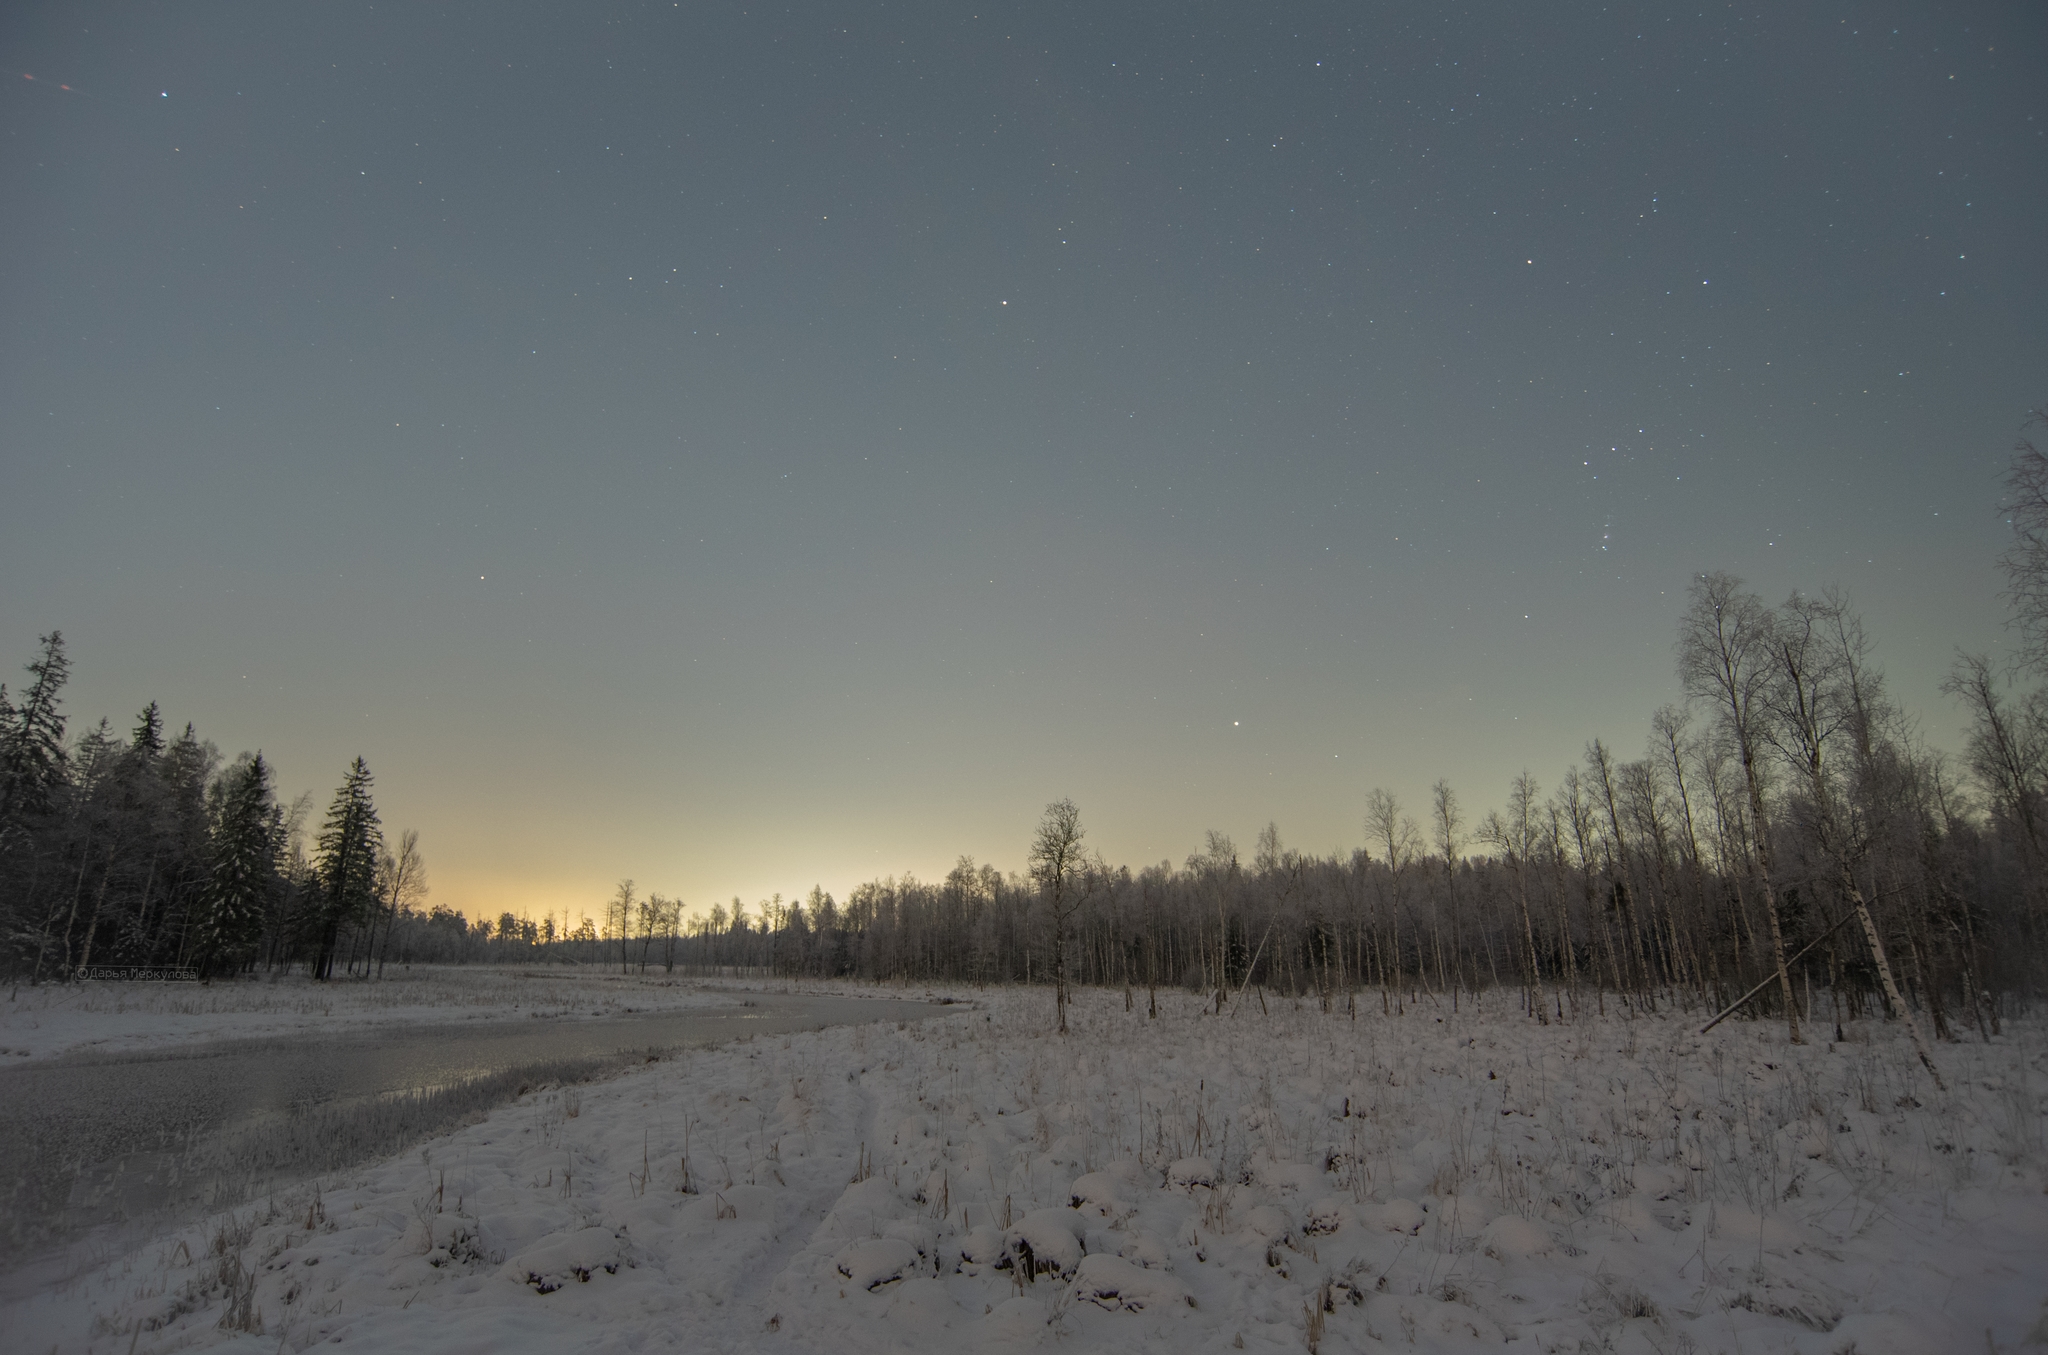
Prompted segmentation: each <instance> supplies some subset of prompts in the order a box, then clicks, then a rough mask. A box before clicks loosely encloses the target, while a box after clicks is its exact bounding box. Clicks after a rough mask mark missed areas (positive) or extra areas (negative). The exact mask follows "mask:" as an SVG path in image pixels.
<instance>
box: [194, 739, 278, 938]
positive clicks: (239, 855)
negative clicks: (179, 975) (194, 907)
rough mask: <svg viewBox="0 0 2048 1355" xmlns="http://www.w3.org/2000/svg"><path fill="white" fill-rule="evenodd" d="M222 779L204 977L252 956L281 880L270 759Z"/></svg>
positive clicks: (205, 922)
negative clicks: (278, 878)
mask: <svg viewBox="0 0 2048 1355" xmlns="http://www.w3.org/2000/svg"><path fill="white" fill-rule="evenodd" d="M221 782H222V794H221V796H220V798H219V802H218V804H217V806H216V811H215V814H214V821H213V833H212V840H211V842H210V843H209V851H208V861H207V879H206V888H205V893H204V896H203V899H204V901H203V905H202V908H201V912H200V919H199V926H198V944H197V946H196V955H197V958H198V961H199V968H200V973H201V974H202V976H204V975H208V974H211V973H213V972H215V971H218V970H222V969H226V970H228V971H229V972H232V971H233V970H234V969H235V968H236V967H238V966H239V965H240V964H241V963H242V961H243V960H244V959H245V958H246V957H247V955H248V953H249V951H250V948H251V947H252V946H253V945H254V944H255V941H256V937H257V934H258V933H259V932H260V931H261V929H262V927H263V922H264V918H265V916H266V915H267V912H268V909H269V904H270V898H271V895H272V893H273V891H274V889H275V887H276V883H277V867H276V860H277V853H276V847H275V844H274V843H273V841H272V835H273V832H274V831H275V826H276V821H277V820H276V814H275V810H276V805H275V803H274V802H273V799H272V795H271V787H270V767H269V764H267V763H265V762H264V760H263V754H261V753H257V754H255V755H254V756H252V757H251V758H249V759H248V761H246V762H243V763H240V764H238V765H237V766H235V767H234V768H232V769H231V770H230V771H229V772H228V773H227V775H226V776H224V777H223V778H222V779H221Z"/></svg>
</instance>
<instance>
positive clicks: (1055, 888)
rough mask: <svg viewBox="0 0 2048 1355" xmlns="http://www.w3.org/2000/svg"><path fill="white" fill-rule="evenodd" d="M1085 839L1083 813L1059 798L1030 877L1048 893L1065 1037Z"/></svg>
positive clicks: (1042, 823) (1035, 844) (1042, 830)
mask: <svg viewBox="0 0 2048 1355" xmlns="http://www.w3.org/2000/svg"><path fill="white" fill-rule="evenodd" d="M1083 836H1084V834H1083V832H1082V829H1081V811H1080V810H1078V809H1076V808H1075V807H1074V802H1073V801H1072V800H1067V799H1059V800H1054V801H1053V802H1052V803H1051V804H1049V805H1047V806H1046V807H1045V816H1044V817H1043V818H1041V819H1040V820H1039V821H1038V833H1037V835H1036V836H1035V837H1033V838H1032V840H1031V854H1030V862H1031V878H1032V879H1033V880H1035V881H1037V882H1038V886H1039V888H1040V889H1042V890H1044V891H1045V901H1046V906H1047V907H1048V908H1049V909H1050V910H1051V912H1052V982H1053V1005H1054V1007H1055V1008H1056V1009H1057V1010H1058V1012H1059V1027H1060V1034H1062V1035H1064V1034H1066V1033H1067V926H1068V924H1069V923H1070V922H1071V921H1072V919H1073V916H1074V913H1075V912H1076V911H1077V910H1078V909H1079V908H1080V904H1081V879H1080V877H1081V874H1082V872H1083V870H1084V869H1085V867H1086V865H1087V862H1086V860H1085V859H1084V857H1083V856H1082V853H1081V838H1082V837H1083Z"/></svg>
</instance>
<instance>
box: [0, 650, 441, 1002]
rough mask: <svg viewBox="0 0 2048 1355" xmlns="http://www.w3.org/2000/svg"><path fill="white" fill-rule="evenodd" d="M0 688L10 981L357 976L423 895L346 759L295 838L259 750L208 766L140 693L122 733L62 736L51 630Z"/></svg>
mask: <svg viewBox="0 0 2048 1355" xmlns="http://www.w3.org/2000/svg"><path fill="white" fill-rule="evenodd" d="M40 643H41V650H40V653H39V654H38V655H37V657H36V658H35V660H34V661H32V662H31V663H29V664H28V665H27V669H28V677H29V680H28V682H27V684H26V685H25V686H24V687H23V688H22V689H21V691H20V693H19V695H18V696H10V695H9V694H8V691H7V689H6V687H5V686H0V966H4V968H5V970H6V973H7V976H8V977H9V978H10V979H11V980H14V981H19V980H22V979H27V980H28V981H30V982H39V981H42V980H50V979H68V978H71V977H74V976H77V975H79V974H81V973H85V972H89V971H92V970H95V969H105V968H165V967H189V968H192V969H196V970H197V971H198V972H199V973H200V975H201V976H202V977H204V976H210V975H224V974H233V973H238V972H242V971H246V970H250V969H253V968H256V967H257V966H259V965H260V966H263V967H266V968H272V969H276V968H283V967H288V966H291V965H294V964H304V965H305V966H307V967H308V968H309V969H310V970H311V972H313V973H314V974H315V975H317V976H319V977H322V978H327V977H332V976H334V975H335V974H337V973H364V974H367V973H369V972H370V970H371V967H372V965H373V963H374V964H381V963H383V961H384V958H385V955H386V954H387V953H388V950H389V947H390V941H391V935H392V931H393V928H394V925H395V924H396V923H397V922H398V921H400V920H401V919H406V918H413V917H417V913H416V911H415V909H414V905H415V904H416V903H417V902H418V901H419V900H420V899H422V898H423V897H424V896H425V894H426V869H425V863H424V861H423V859H422V858H421V856H420V853H419V848H418V838H417V836H416V835H415V834H413V833H411V832H407V833H404V834H402V835H401V837H400V839H399V842H398V844H397V846H396V848H395V849H392V848H389V847H387V845H386V843H385V839H384V834H383V830H382V827H381V825H380V823H379V819H378V815H377V809H376V805H375V804H374V802H373V801H372V799H371V795H370V789H371V784H372V782H371V776H370V771H369V768H368V767H366V766H365V765H364V764H363V760H362V759H361V758H357V759H356V760H355V761H354V762H353V763H352V764H351V765H350V766H349V769H348V772H347V774H346V775H345V776H344V777H343V779H342V783H341V786H340V788H339V789H337V790H336V792H335V794H334V799H333V801H332V803H331V804H330V805H329V807H328V810H327V814H326V816H325V818H324V819H323V820H322V821H321V823H320V825H319V828H318V830H317V832H314V833H313V834H312V837H311V841H310V842H309V841H308V840H307V839H308V829H309V824H308V819H309V815H310V812H311V804H312V802H311V797H310V796H301V797H299V799H298V800H297V801H295V802H294V803H292V804H290V805H285V804H281V803H279V801H278V798H277V789H276V785H275V782H274V778H273V774H272V770H271V767H270V765H269V763H268V762H266V761H265V760H264V758H263V755H262V754H261V753H260V752H259V753H249V754H244V755H242V756H240V757H237V758H234V759H232V760H224V759H223V758H222V757H221V754H220V751H219V749H217V748H215V747H214V745H213V744H212V743H210V742H207V741H205V740H203V739H201V738H199V736H198V735H197V733H196V732H195V731H194V730H193V728H192V726H191V725H189V724H188V725H186V726H185V727H184V728H183V729H182V730H180V731H179V732H178V733H177V734H175V735H167V734H166V732H165V728H164V721H163V716H162V714H161V712H160V711H159V710H158V708H157V705H156V703H155V702H151V703H150V704H149V705H148V706H147V707H145V708H144V709H143V711H142V713H141V714H140V715H139V716H137V717H136V722H135V725H134V728H133V729H132V730H130V731H129V732H128V733H127V734H126V735H125V736H124V735H121V734H119V733H117V732H116V731H115V730H114V729H113V728H112V727H111V726H110V725H109V724H108V722H107V721H106V720H101V721H100V722H99V723H98V724H97V725H95V726H93V727H92V728H90V729H87V730H86V731H85V732H84V733H83V734H82V735H80V736H78V737H77V738H76V739H71V738H69V737H67V731H66V723H67V721H66V717H65V715H64V713H63V690H64V685H65V682H66V680H67V679H68V677H69V676H70V660H69V659H68V658H67V657H66V655H65V652H64V638H63V636H62V634H61V633H59V632H57V631H52V632H50V633H49V634H48V635H45V636H43V637H42V639H41V642H40Z"/></svg>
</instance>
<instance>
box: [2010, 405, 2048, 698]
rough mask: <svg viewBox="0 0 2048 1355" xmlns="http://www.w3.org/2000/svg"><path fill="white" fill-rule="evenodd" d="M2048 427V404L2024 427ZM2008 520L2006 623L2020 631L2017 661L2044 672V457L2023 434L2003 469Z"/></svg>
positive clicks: (2047, 563) (2047, 482) (2047, 635)
mask: <svg viewBox="0 0 2048 1355" xmlns="http://www.w3.org/2000/svg"><path fill="white" fill-rule="evenodd" d="M2035 425H2040V426H2043V427H2048V406H2043V407H2042V408H2040V409H2037V410H2035V411H2034V414H2033V417H2032V418H2030V419H2029V420H2027V424H2026V426H2027V427H2029V428H2031V427H2034V426H2035ZM2005 490H2006V494H2007V496H2008V497H2007V499H2006V519H2007V521H2008V522H2010V523H2011V524H2012V531H2013V543H2012V545H2011V546H2009V547H2008V548H2007V549H2006V552H2005V554H2004V555H2001V556H2000V557H1999V558H1998V563H1999V567H2000V568H2002V569H2004V570H2005V598H2006V601H2007V602H2009V603H2011V604H2012V619H2011V621H2010V622H2009V623H2008V624H2010V625H2011V626H2012V627H2013V629H2015V630H2017V631H2018V632H2019V633H2020V649H2019V655H2018V662H2019V663H2020V664H2021V666H2023V667H2027V668H2031V669H2033V670H2035V671H2036V672H2039V673H2048V455H2043V454H2042V452H2041V450H2040V449H2039V448H2037V447H2036V446H2034V444H2033V442H2032V441H2030V440H2029V439H2027V438H2024V437H2022V438H2021V439H2020V440H2019V441H2018V442H2017V443H2016V444H2014V446H2013V449H2012V468H2011V469H2010V470H2008V471H2006V473H2005Z"/></svg>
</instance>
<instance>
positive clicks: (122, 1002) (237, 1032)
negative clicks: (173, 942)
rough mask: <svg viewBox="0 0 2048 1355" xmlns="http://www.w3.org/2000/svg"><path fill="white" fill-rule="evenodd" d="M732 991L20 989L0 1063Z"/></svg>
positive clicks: (423, 981) (691, 984)
mask: <svg viewBox="0 0 2048 1355" xmlns="http://www.w3.org/2000/svg"><path fill="white" fill-rule="evenodd" d="M737 992H738V986H737V985H733V984H731V983H722V982H720V981H717V980H713V981H708V982H700V981H698V980H694V979H686V978H680V977H676V976H672V975H667V974H663V973H660V972H659V971H656V970H650V971H649V972H648V973H647V974H645V975H642V974H639V973H632V974H620V973H618V972H616V971H613V970H607V969H600V968H595V967H574V968H572V967H567V966H552V965H534V966H531V967H526V968H520V967H515V966H509V965H416V966H412V967H409V968H401V967H398V966H392V967H390V968H388V969H387V970H386V971H385V977H383V978H381V979H377V980H374V981H370V982H363V981H360V980H355V979H336V980H332V981H330V982H325V983H316V982H314V981H313V980H312V979H309V978H307V977H306V976H305V975H303V974H292V975H287V976H276V977H255V978H247V979H237V980H234V981H227V982H216V983H209V984H197V983H122V982H109V983H65V984H44V985H42V986H40V987H34V988H28V987H19V988H16V989H15V990H14V991H13V995H12V996H11V997H10V999H9V1000H8V1001H6V1002H0V1059H4V1060H8V1061H13V1060H17V1059H24V1058H26V1059H38V1058H48V1057H51V1056H52V1055H56V1054H69V1053H75V1052H77V1051H80V1050H86V1049H93V1050H100V1051H104V1052H109V1053H113V1052H119V1053H126V1052H131V1051H134V1050H141V1049H158V1048H164V1047H168V1046H172V1045H181V1044H197V1043H202V1042H204V1041H207V1040H228V1039H253V1038H257V1037H262V1036H273V1035H329V1034H333V1033H334V1032H335V1031H337V1030H341V1029H347V1028H349V1027H352V1026H376V1025H422V1024H428V1023H436V1024H438V1023H445V1022H450V1021H465V1020H470V1021H496V1020H504V1019H506V1018H508V1017H525V1016H532V1015H538V1016H544V1017H549V1018H553V1019H589V1018H591V1017H598V1016H620V1015H624V1014H626V1013H629V1012H653V1011H680V1010H683V1009H686V1008H692V1007H717V1006H727V1005H730V1004H731V1003H733V1002H735V1001H737V1000H739V997H738V996H736V993H737Z"/></svg>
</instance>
